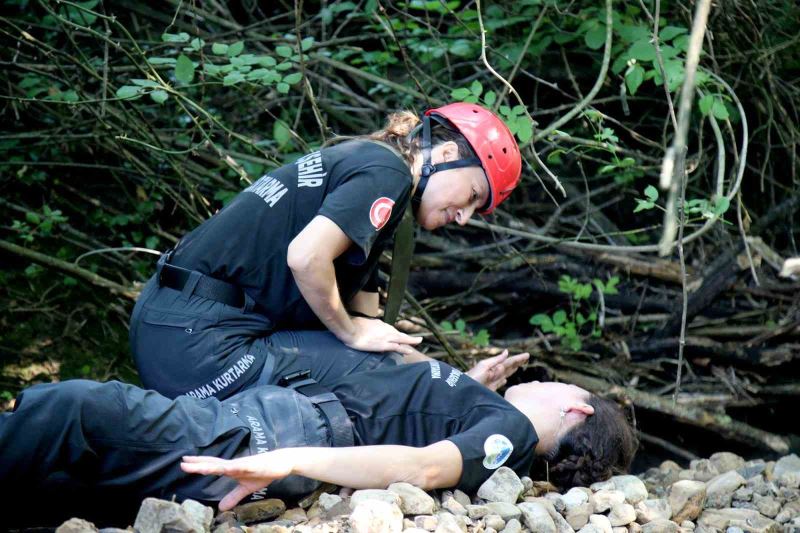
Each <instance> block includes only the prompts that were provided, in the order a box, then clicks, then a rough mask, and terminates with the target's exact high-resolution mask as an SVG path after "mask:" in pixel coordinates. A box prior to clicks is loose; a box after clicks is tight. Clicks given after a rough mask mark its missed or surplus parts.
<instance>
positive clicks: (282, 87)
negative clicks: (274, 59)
mask: <svg viewBox="0 0 800 533" xmlns="http://www.w3.org/2000/svg"><path fill="white" fill-rule="evenodd" d="M275 88H276V89H277V90H278V92H279V93H281V94H286V93H288V92H289V84H288V83H283V82H281V83H279V84H278V85H276V86H275Z"/></svg>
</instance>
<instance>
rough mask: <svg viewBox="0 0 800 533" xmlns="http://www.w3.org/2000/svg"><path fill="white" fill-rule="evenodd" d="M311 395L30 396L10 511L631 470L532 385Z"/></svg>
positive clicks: (623, 455)
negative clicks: (53, 496)
mask: <svg viewBox="0 0 800 533" xmlns="http://www.w3.org/2000/svg"><path fill="white" fill-rule="evenodd" d="M306 381H307V380H305V379H304V377H303V376H300V377H299V378H298V379H296V380H294V381H290V382H288V383H286V385H287V386H286V387H276V386H261V387H255V388H251V389H248V390H245V391H242V392H240V393H238V394H236V395H234V396H233V397H231V398H229V399H227V400H223V401H220V400H218V399H216V398H213V397H212V398H207V399H205V400H200V401H198V400H197V399H195V398H191V397H187V396H182V397H179V398H177V399H174V400H172V399H169V398H166V397H164V396H162V395H160V394H158V393H156V392H154V391H145V390H142V389H140V388H137V387H134V386H132V385H126V384H122V383H117V382H111V383H95V382H90V381H83V380H75V381H67V382H63V383H56V384H46V385H37V386H34V387H31V388H30V389H27V390H25V391H23V392H22V393H21V394H20V396H19V397H18V398H17V402H16V406H15V411H14V412H13V413H3V414H2V415H0V457H2V461H0V487H2V489H1V490H3V492H6V494H3V495H2V497H3V501H4V503H5V504H7V505H8V506H9V508H13V507H12V506H15V505H22V504H23V503H25V502H30V501H32V500H33V501H35V500H37V498H40V497H41V495H42V494H43V493H44V492H43V491H46V490H47V489H48V486H49V484H50V483H55V482H56V481H57V483H58V492H57V496H58V499H59V501H60V502H61V503H62V506H63V504H64V503H65V502H67V503H68V502H69V501H82V500H85V499H86V495H87V494H90V492H89V491H88V489H90V488H91V489H93V490H95V491H96V492H99V491H102V493H103V494H104V495H105V496H106V497H114V498H116V499H117V500H119V501H139V500H140V499H141V498H143V497H146V496H156V497H162V498H165V499H171V498H173V497H176V498H177V499H178V500H183V499H186V498H192V499H195V500H198V501H201V502H205V503H211V504H214V503H219V505H220V508H221V509H228V508H230V507H232V506H233V505H235V504H236V503H237V502H240V501H241V500H243V499H245V498H247V497H249V498H250V499H251V500H257V499H261V498H264V497H281V498H292V497H297V496H301V495H303V494H306V493H309V492H311V491H313V490H314V489H315V488H316V487H317V486H318V482H319V481H326V482H330V483H334V484H338V485H342V486H347V487H352V488H385V487H386V486H387V485H389V484H390V483H392V482H395V481H407V482H410V483H413V484H415V485H417V486H419V487H422V488H424V489H435V488H445V487H458V488H461V489H462V490H464V491H466V492H468V493H474V492H475V491H476V490H477V488H478V487H479V486H480V485H481V484H482V483H483V482H484V481H485V480H486V479H488V478H489V477H490V476H491V474H492V473H493V472H494V471H495V470H496V469H497V468H499V467H500V466H507V467H509V468H511V469H513V470H514V471H515V472H516V473H517V474H518V475H520V476H522V475H528V473H529V472H530V469H531V465H532V463H533V461H534V459H535V458H536V457H537V456H538V457H539V458H546V459H547V460H548V462H549V478H550V481H551V482H553V483H555V484H556V485H558V486H560V487H561V488H567V487H570V486H573V485H586V484H589V483H592V482H594V481H597V480H601V479H605V478H607V477H609V476H611V475H612V474H614V473H618V472H623V471H625V470H626V469H627V468H628V466H629V465H630V462H631V459H632V457H633V454H634V452H635V449H636V443H637V441H636V436H635V433H634V431H633V430H632V428H631V427H630V425H629V424H628V422H627V420H626V418H625V416H624V415H623V413H622V412H621V410H620V409H619V408H618V406H617V405H616V404H614V403H613V402H611V401H609V400H605V399H602V398H599V397H597V396H595V395H592V394H590V393H589V392H587V391H585V390H583V389H581V388H579V387H576V386H574V385H567V384H563V383H539V382H532V383H525V384H521V385H516V386H513V387H510V388H509V389H508V390H507V392H506V394H505V398H503V397H501V396H500V395H498V394H497V393H495V392H493V391H491V390H489V389H488V388H487V387H485V386H483V385H481V384H479V383H478V382H476V381H475V380H473V379H471V378H469V377H468V376H466V375H464V374H462V373H461V372H460V371H458V370H456V369H454V368H452V367H450V366H449V365H447V364H445V363H442V362H438V361H429V362H421V363H414V364H408V365H401V366H398V367H396V368H395V367H392V368H383V369H378V370H372V371H367V372H362V373H357V374H351V375H348V376H343V377H341V378H340V379H339V380H337V381H336V382H334V383H333V384H332V385H331V386H330V390H331V391H332V393H331V392H324V391H322V392H320V393H319V394H317V393H316V391H314V389H313V387H312V388H311V389H310V390H309V389H305V390H304V387H306V385H304V383H305V382H306ZM298 391H299V392H298ZM337 409H341V412H340V413H337V411H336V410H337ZM341 413H343V416H342V414H341ZM193 474H213V475H193ZM217 476H223V477H217ZM51 493H52V491H51ZM38 516H41V515H40V514H38V515H37V517H38Z"/></svg>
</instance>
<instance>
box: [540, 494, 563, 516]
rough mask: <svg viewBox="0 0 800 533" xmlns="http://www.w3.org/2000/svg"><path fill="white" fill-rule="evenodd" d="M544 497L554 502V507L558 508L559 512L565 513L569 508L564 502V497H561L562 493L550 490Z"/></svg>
mask: <svg viewBox="0 0 800 533" xmlns="http://www.w3.org/2000/svg"><path fill="white" fill-rule="evenodd" d="M544 499H546V500H549V501H550V502H552V504H553V507H555V508H556V511H558V512H559V513H562V514H563V513H564V511H566V510H567V506H566V504H565V503H564V499H563V498H562V497H561V494H559V493H557V492H548V493H547V494H545V495H544Z"/></svg>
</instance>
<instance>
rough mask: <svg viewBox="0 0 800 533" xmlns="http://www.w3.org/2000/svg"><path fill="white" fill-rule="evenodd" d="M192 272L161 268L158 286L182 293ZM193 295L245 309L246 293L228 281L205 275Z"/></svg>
mask: <svg viewBox="0 0 800 533" xmlns="http://www.w3.org/2000/svg"><path fill="white" fill-rule="evenodd" d="M192 272H193V271H192V270H188V269H185V268H181V267H178V266H175V265H170V264H164V265H162V266H161V275H160V276H159V278H158V284H159V285H161V286H163V287H169V288H170V289H175V290H176V291H182V290H183V287H184V286H186V282H187V281H188V280H189V275H190V274H191V273H192ZM192 294H196V295H198V296H202V297H203V298H208V299H210V300H215V301H217V302H222V303H224V304H228V305H231V306H233V307H244V302H245V298H244V291H243V290H242V288H241V287H239V286H237V285H234V284H232V283H228V282H227V281H222V280H220V279H216V278H212V277H211V276H207V275H205V274H203V275H201V276H200V279H199V280H198V281H197V285H196V286H195V288H194V292H193V293H192Z"/></svg>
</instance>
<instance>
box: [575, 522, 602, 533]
mask: <svg viewBox="0 0 800 533" xmlns="http://www.w3.org/2000/svg"><path fill="white" fill-rule="evenodd" d="M578 533H603V532H602V531H600V529H599V528H598V527H597V526H596V525H594V524H586V525H585V526H583V527H582V528H580V529H579V530H578Z"/></svg>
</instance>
